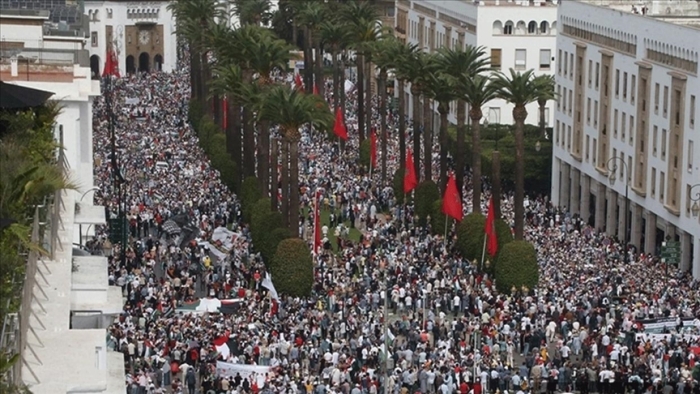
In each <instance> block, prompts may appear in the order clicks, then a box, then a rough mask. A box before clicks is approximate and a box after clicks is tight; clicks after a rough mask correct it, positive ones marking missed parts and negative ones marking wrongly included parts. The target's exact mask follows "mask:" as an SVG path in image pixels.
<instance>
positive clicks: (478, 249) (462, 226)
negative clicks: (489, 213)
mask: <svg viewBox="0 0 700 394" xmlns="http://www.w3.org/2000/svg"><path fill="white" fill-rule="evenodd" d="M485 224H486V217H485V216H484V215H482V214H480V213H470V214H469V215H467V216H465V217H464V219H462V221H461V222H459V224H458V225H457V248H458V249H459V251H460V252H461V253H462V256H464V258H465V259H467V260H469V261H473V260H476V261H477V262H480V261H481V255H482V253H483V250H484V226H485Z"/></svg>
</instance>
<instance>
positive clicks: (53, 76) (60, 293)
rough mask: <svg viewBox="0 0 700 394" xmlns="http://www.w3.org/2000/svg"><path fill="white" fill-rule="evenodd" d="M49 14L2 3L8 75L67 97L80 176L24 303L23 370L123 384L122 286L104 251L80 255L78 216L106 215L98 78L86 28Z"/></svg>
mask: <svg viewBox="0 0 700 394" xmlns="http://www.w3.org/2000/svg"><path fill="white" fill-rule="evenodd" d="M48 19H49V13H48V11H32V10H22V11H21V12H20V11H12V10H7V9H3V10H0V25H1V26H2V34H3V41H2V45H1V46H0V79H1V80H2V81H3V82H7V83H14V84H17V85H21V86H24V87H29V88H34V89H39V90H43V91H47V92H51V93H53V96H51V99H53V100H57V101H59V102H60V106H61V112H60V114H59V115H58V117H57V119H56V127H55V128H54V130H55V134H56V139H57V140H58V141H59V142H62V146H63V151H62V152H63V153H62V156H63V157H64V159H65V163H66V164H67V170H68V177H69V179H70V180H71V181H72V182H73V183H75V184H76V186H77V190H69V191H65V192H63V193H61V195H62V201H63V202H62V203H57V205H58V206H59V207H60V218H61V219H60V220H61V222H60V223H61V224H60V225H59V224H58V222H57V221H55V220H54V221H52V222H51V223H47V225H50V226H53V227H57V228H58V227H60V228H58V229H57V230H56V231H57V236H58V239H57V240H55V241H56V242H58V243H60V246H58V247H55V245H53V242H52V247H51V250H52V256H50V259H49V258H46V259H45V260H44V261H42V263H40V264H38V266H39V267H38V271H39V272H40V273H41V279H38V280H34V278H28V279H27V281H26V282H25V285H27V286H29V287H28V291H25V296H26V294H29V296H28V297H29V298H28V299H27V300H26V304H25V300H24V298H25V297H23V303H22V304H23V305H28V307H29V310H27V309H23V310H22V311H20V313H21V314H23V315H25V316H29V315H31V316H30V317H29V318H28V319H27V323H21V324H20V326H19V327H18V328H17V329H18V330H19V333H18V336H19V337H21V338H22V340H21V345H20V349H19V351H20V354H21V356H22V362H21V375H20V378H21V380H22V381H23V383H25V384H26V385H28V386H29V388H30V390H31V391H32V392H33V393H35V394H43V393H46V394H57V393H77V392H80V393H105V394H111V393H115V394H116V393H123V392H124V363H123V355H122V354H121V353H116V352H110V351H108V349H107V343H106V339H105V330H104V329H105V327H106V324H107V323H108V322H109V321H110V319H112V320H113V317H114V316H116V315H117V314H118V313H119V312H120V311H121V310H122V297H121V289H119V288H117V287H110V286H108V280H107V259H106V258H105V257H97V256H89V257H77V256H73V243H74V242H75V243H78V242H80V240H81V234H80V232H79V231H78V228H79V227H80V225H85V226H86V228H85V230H86V233H87V232H88V231H87V226H89V225H91V224H92V225H101V224H105V211H104V208H103V207H98V206H94V205H92V201H93V195H92V193H93V186H94V183H93V145H92V144H93V140H92V103H93V100H94V98H95V97H97V96H98V95H99V94H100V86H99V82H98V81H93V80H91V79H90V68H89V60H88V59H89V57H88V53H87V51H86V50H85V49H84V46H85V44H86V41H87V35H86V34H85V32H82V31H68V30H62V31H55V30H52V29H50V28H48V27H47V26H46V25H45V24H46V22H47V20H48ZM81 200H82V201H81ZM43 224H44V223H42V225H43ZM93 229H94V228H93ZM52 233H53V232H52ZM90 233H91V232H90ZM47 238H48V237H47ZM27 272H29V271H27ZM35 287H38V289H36V290H35ZM36 294H41V296H39V297H37V296H35V295H36ZM23 320H24V319H23Z"/></svg>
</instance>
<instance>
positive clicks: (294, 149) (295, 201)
mask: <svg viewBox="0 0 700 394" xmlns="http://www.w3.org/2000/svg"><path fill="white" fill-rule="evenodd" d="M289 147H290V149H289V156H290V157H289V179H290V181H289V230H290V231H291V232H292V234H294V235H295V236H297V237H298V236H299V141H297V140H293V141H290V143H289Z"/></svg>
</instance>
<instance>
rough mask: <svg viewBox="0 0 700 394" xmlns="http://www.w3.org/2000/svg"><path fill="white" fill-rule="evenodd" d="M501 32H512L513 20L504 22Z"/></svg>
mask: <svg viewBox="0 0 700 394" xmlns="http://www.w3.org/2000/svg"><path fill="white" fill-rule="evenodd" d="M503 34H508V35H510V34H513V22H511V21H508V22H506V24H505V26H503Z"/></svg>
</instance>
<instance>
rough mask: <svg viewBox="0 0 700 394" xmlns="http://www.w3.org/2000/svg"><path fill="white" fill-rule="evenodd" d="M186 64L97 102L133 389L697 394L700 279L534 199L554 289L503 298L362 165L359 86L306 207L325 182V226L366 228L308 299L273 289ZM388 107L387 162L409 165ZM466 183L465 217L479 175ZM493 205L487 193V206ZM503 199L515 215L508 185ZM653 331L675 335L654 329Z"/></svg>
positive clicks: (321, 145)
mask: <svg viewBox="0 0 700 394" xmlns="http://www.w3.org/2000/svg"><path fill="white" fill-rule="evenodd" d="M185 69H186V67H180V68H178V71H174V72H173V73H163V72H151V73H138V74H133V75H129V76H125V77H123V78H117V79H115V80H113V81H112V83H111V84H110V89H109V92H106V93H105V94H110V100H109V101H110V102H109V104H110V105H109V106H107V105H106V104H105V100H104V99H100V100H97V101H96V103H95V105H94V133H95V134H94V140H95V163H96V169H95V177H96V183H97V184H98V185H99V187H100V189H101V193H99V195H98V197H97V201H96V203H97V204H101V205H105V206H106V207H107V209H108V212H109V215H110V217H112V218H114V217H116V215H117V212H118V211H119V203H120V202H121V203H122V204H123V208H124V210H125V211H126V212H127V214H128V219H129V227H130V237H129V241H128V244H127V245H119V244H117V245H110V246H111V247H106V246H105V248H104V250H105V252H106V254H107V255H108V256H109V258H110V260H109V261H110V263H109V275H110V276H109V277H110V282H111V283H112V284H113V285H115V286H120V287H121V289H122V291H123V295H124V299H125V305H124V311H123V313H122V314H121V315H120V317H119V319H118V320H117V321H115V322H114V324H113V325H112V326H111V327H110V328H109V330H108V335H109V343H110V347H111V348H112V349H113V350H115V351H119V352H122V353H123V354H124V362H125V366H126V371H127V377H126V386H127V390H128V392H129V393H138V394H142V393H166V392H167V393H185V392H188V393H190V394H192V393H195V392H200V391H198V390H200V389H201V390H202V391H201V392H202V393H210V392H213V393H227V394H228V393H307V394H312V393H313V394H322V393H344V394H360V393H362V394H365V393H371V394H373V393H377V392H380V391H382V392H383V391H384V390H385V389H386V390H388V391H387V392H391V393H416V392H420V393H440V394H448V393H460V394H467V393H475V394H480V393H482V392H502V393H505V392H506V391H508V392H516V393H521V392H523V393H524V392H533V393H535V392H536V393H539V392H541V391H546V392H548V393H552V392H555V391H557V392H568V391H578V392H582V393H589V392H590V393H592V392H600V393H623V392H634V393H651V392H664V393H671V392H673V393H691V392H693V393H698V392H700V385H699V384H698V382H697V380H698V379H699V378H700V376H698V374H699V373H700V369H699V368H698V367H696V357H698V356H700V342H699V340H698V338H700V336H698V335H699V334H700V333H698V328H700V321H698V319H697V318H698V316H700V283H698V281H697V280H693V279H692V278H691V277H689V276H688V275H687V274H685V273H681V272H677V271H675V270H674V271H673V272H672V279H671V281H672V283H671V285H669V286H665V285H664V283H663V281H659V280H658V276H656V275H653V274H652V273H653V272H654V271H655V270H657V269H658V266H659V265H658V264H659V263H658V261H657V259H656V258H655V257H654V256H649V255H645V254H641V253H636V252H634V250H632V249H630V250H626V249H625V248H623V247H622V246H621V245H620V243H618V242H616V240H615V239H612V238H610V237H607V236H606V235H604V234H602V233H599V232H596V231H595V230H594V229H593V228H591V227H589V226H588V225H587V224H586V223H585V221H583V220H582V219H581V218H579V217H577V216H576V215H571V214H569V213H568V212H567V211H566V210H565V209H564V208H560V207H554V206H552V205H551V203H549V202H548V201H547V199H546V198H542V197H539V198H537V197H533V198H531V199H530V204H529V207H528V208H527V211H528V212H527V213H528V223H527V226H526V238H527V239H528V240H529V241H531V242H533V243H534V245H535V246H536V249H537V255H538V260H539V265H540V271H541V274H540V283H539V285H538V286H537V288H534V289H523V290H520V291H518V292H516V293H515V294H513V295H504V294H499V293H498V292H497V291H496V290H495V287H494V285H493V279H492V278H490V277H489V276H488V275H486V274H483V273H482V272H480V271H479V270H478V269H477V267H475V266H474V265H473V264H472V263H471V262H470V261H467V260H465V259H463V258H462V257H461V256H460V255H459V253H457V252H456V251H455V248H454V245H453V240H452V237H449V236H448V237H447V238H445V237H444V236H441V235H433V234H431V232H429V231H427V230H426V229H425V228H423V227H421V226H419V225H418V224H414V223H412V221H411V220H410V218H411V217H412V215H411V213H410V212H404V211H403V210H402V209H399V208H398V205H397V204H396V199H395V197H394V196H393V192H392V189H391V187H389V186H388V185H386V184H382V183H381V181H380V174H379V171H376V172H374V173H373V175H372V176H371V177H370V176H369V175H368V174H366V173H365V172H364V170H363V169H362V168H361V167H360V166H359V165H357V152H358V151H359V149H358V141H357V134H356V133H354V132H353V131H354V130H355V128H356V123H357V119H356V115H355V106H354V104H355V103H356V97H355V96H354V92H352V91H351V92H348V97H347V107H346V108H345V111H346V119H347V123H348V129H349V131H350V133H349V134H350V139H349V140H348V142H347V144H346V145H345V146H344V148H343V149H338V147H337V146H336V145H335V143H334V142H333V141H330V140H329V139H328V137H327V136H325V135H321V134H322V133H314V132H313V131H312V130H308V129H304V130H303V138H302V140H301V142H300V143H301V144H302V147H301V149H299V151H300V152H302V153H301V154H302V156H303V157H301V158H300V159H301V160H300V183H301V186H302V188H301V189H302V192H303V194H302V198H301V203H302V205H304V206H311V205H312V204H314V200H315V199H314V196H315V191H316V190H317V189H319V188H321V189H322V190H323V199H322V201H323V204H324V206H326V207H327V209H331V210H332V211H333V213H332V215H331V218H332V219H331V222H332V223H326V224H325V226H326V227H328V226H330V228H324V233H326V234H327V232H328V231H332V232H336V234H341V233H343V232H344V231H347V229H345V228H344V227H343V224H342V223H347V222H348V221H350V223H349V227H356V228H358V229H359V230H360V233H361V236H360V239H359V241H358V240H354V241H353V240H351V239H350V238H349V237H342V238H343V239H344V241H343V242H339V243H338V245H330V246H329V247H327V248H324V249H322V252H321V253H320V254H319V255H318V256H317V257H316V258H315V260H314V261H315V263H316V266H315V284H314V287H313V295H311V296H309V297H307V298H291V297H287V296H285V295H284V294H281V295H280V298H279V300H274V299H273V297H272V294H271V291H269V290H268V288H267V287H266V286H263V285H262V284H263V279H264V278H266V272H265V265H264V261H262V259H261V257H260V256H259V255H258V254H256V253H255V248H254V245H253V244H252V242H251V238H250V233H249V230H248V227H247V223H244V222H242V220H241V212H240V206H239V203H238V201H237V199H236V196H235V195H234V194H233V193H232V192H231V191H230V190H228V189H227V188H226V186H225V185H224V184H222V182H221V180H220V178H219V174H218V172H217V171H216V170H215V169H214V168H212V166H211V163H210V162H209V160H208V159H207V157H206V155H205V154H204V152H203V151H202V149H201V148H200V147H199V145H198V139H197V136H196V134H195V132H194V131H193V129H192V127H191V125H189V124H188V122H187V110H188V100H189V89H190V86H189V77H188V75H187V73H186V72H185V71H182V70H185ZM288 80H289V81H290V82H291V78H288ZM290 85H291V83H290ZM290 88H291V86H290ZM328 90H330V89H328ZM328 100H329V101H332V97H328ZM112 112H113V113H114V114H115V123H114V124H115V129H114V132H115V135H116V159H117V160H112V152H111V144H110V142H111V132H110V128H109V127H108V126H109V122H110V113H112ZM375 113H376V111H375ZM393 115H394V114H393V113H390V114H389V120H390V124H391V127H390V129H391V130H392V132H391V135H390V141H389V151H388V153H389V154H388V157H389V167H390V171H389V173H393V170H394V169H396V167H397V161H398V141H397V137H396V132H395V127H394V126H395V125H396V117H395V116H393ZM409 130H410V125H409ZM115 165H116V166H117V167H118V170H119V173H120V174H121V175H122V177H123V178H124V180H125V182H124V183H122V184H121V187H122V188H126V192H123V194H122V196H125V198H120V195H119V193H118V192H117V188H116V187H115V181H114V179H115V171H113V170H114V166H115ZM433 165H436V166H437V162H435V163H433ZM433 173H434V174H437V173H438V171H433ZM122 191H123V190H122ZM463 194H464V201H465V204H464V207H465V213H466V212H468V211H470V210H471V207H470V206H469V204H468V203H467V202H469V201H471V190H470V182H469V181H468V179H467V181H466V182H465V190H464V191H463ZM488 198H489V193H488V191H486V192H485V193H484V199H483V204H484V206H483V207H482V208H483V210H484V211H485V210H486V205H487V204H486V202H487V201H488ZM380 207H381V208H382V210H387V211H389V212H393V213H394V214H392V215H384V214H381V213H379V212H380V210H379V208H380ZM502 207H503V208H502V210H503V213H504V216H505V217H504V219H506V220H507V221H509V222H512V219H513V217H512V216H513V213H512V212H513V209H512V201H511V199H510V198H509V197H508V196H504V199H503V201H502ZM409 209H410V207H409ZM304 212H309V213H308V214H307V215H306V216H305V217H302V221H303V223H301V224H300V236H302V237H305V238H306V239H309V241H310V242H312V237H311V235H310V234H311V233H312V231H308V229H309V228H310V227H311V226H312V223H314V221H313V217H312V215H313V209H309V210H304ZM173 218H179V221H183V220H184V221H186V222H187V223H188V224H192V225H193V227H196V231H195V232H194V233H193V234H194V235H193V236H192V239H184V240H183V237H182V236H181V237H177V236H173V234H170V233H169V232H168V231H167V229H166V228H164V224H165V223H167V222H168V220H172V219H173ZM183 218H184V219H183ZM218 227H227V228H228V229H229V230H230V231H232V232H233V233H235V234H236V235H237V236H236V237H235V239H234V240H233V241H232V243H233V245H232V247H231V251H230V253H228V254H226V255H225V256H223V257H222V256H221V255H220V254H214V253H212V251H211V250H210V249H209V247H208V246H203V245H202V244H201V243H200V242H198V241H206V240H208V239H209V237H210V236H211V233H212V231H213V230H214V229H215V228H218ZM106 231H108V230H107V229H103V233H101V234H99V235H98V240H97V242H100V243H102V245H106V244H107V242H106V238H105V235H106ZM339 239H340V237H339ZM625 253H628V254H629V256H628V257H629V262H627V263H625V262H623V261H624V259H623V258H622V256H623V255H624V254H625ZM272 279H273V280H274V278H272ZM385 295H387V299H385ZM211 297H216V298H219V299H221V300H222V302H226V300H228V301H230V302H231V303H236V308H235V309H234V312H232V313H201V312H197V311H192V310H191V309H188V308H187V307H188V305H192V304H196V303H197V302H201V300H203V299H206V298H211ZM241 300H243V302H241ZM278 301H279V302H278ZM385 323H386V326H385ZM654 324H656V325H660V326H661V328H660V333H657V334H651V333H650V332H651V331H650V330H649V327H652V326H653V325H654ZM224 343H225V344H226V345H225V346H222V345H223V344H224ZM387 350H388V352H387ZM385 355H388V357H386V356H385Z"/></svg>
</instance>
